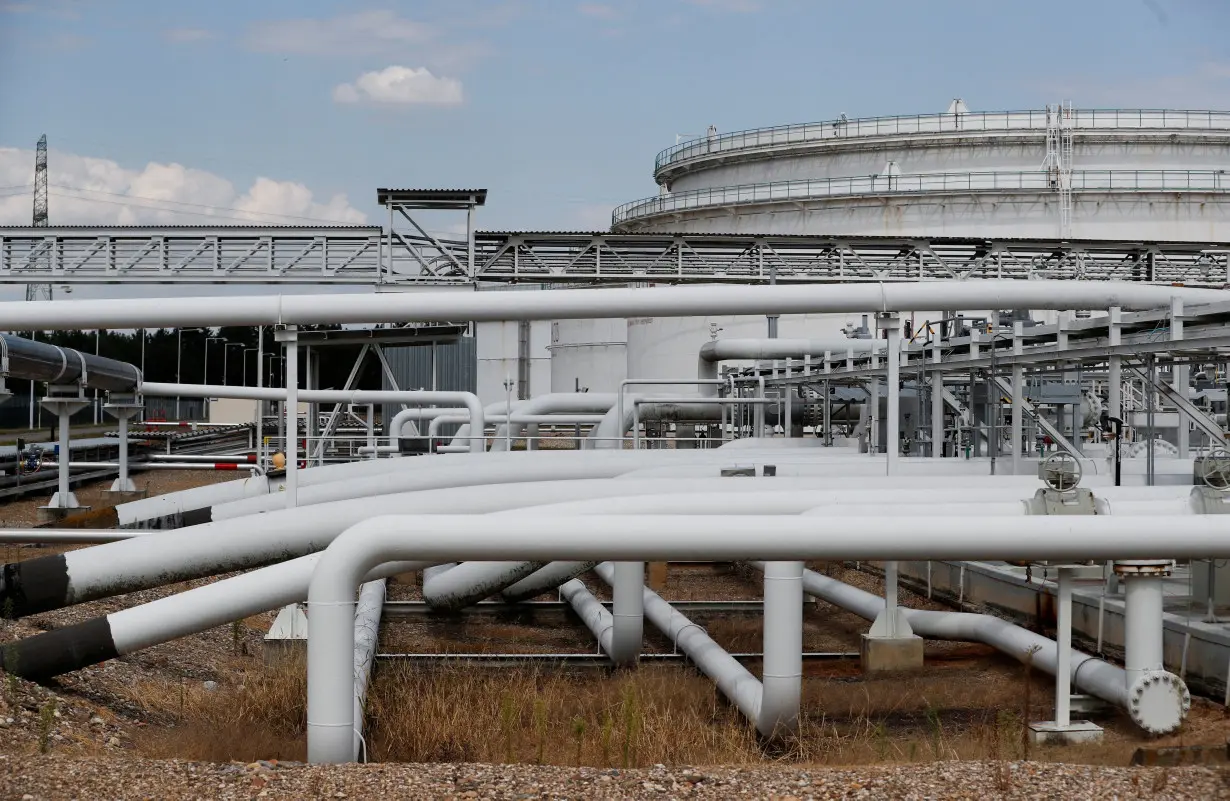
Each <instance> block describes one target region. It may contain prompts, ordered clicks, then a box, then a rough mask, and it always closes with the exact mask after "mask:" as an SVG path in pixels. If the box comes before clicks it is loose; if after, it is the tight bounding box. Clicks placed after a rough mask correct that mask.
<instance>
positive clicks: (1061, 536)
mask: <svg viewBox="0 0 1230 801" xmlns="http://www.w3.org/2000/svg"><path fill="white" fill-rule="evenodd" d="M1142 521H1144V522H1143V524H1142ZM967 523H968V520H967V519H966V518H951V517H937V518H928V519H921V520H917V521H915V522H914V524H913V525H912V526H910V528H909V530H908V531H902V530H901V526H900V525H899V524H898V523H897V520H896V519H895V518H894V519H883V518H865V519H864V525H863V530H862V531H861V532H860V536H858V537H823V536H817V532H816V527H815V522H814V521H812V520H808V519H804V518H800V517H792V516H788V515H787V516H778V517H740V518H728V517H724V516H706V515H682V516H681V515H675V516H669V515H631V516H626V517H617V516H596V517H525V518H515V517H504V518H495V517H492V516H485V515H462V516H456V517H447V516H428V515H420V516H388V517H376V518H371V519H368V520H366V521H364V522H362V523H359V524H358V525H355V526H352V527H351V528H350V529H348V530H347V531H345V532H344V533H343V534H341V535H340V536H338V537H337V539H335V540H334V541H333V543H332V544H331V545H330V546H329V547H328V549H327V550H326V551H325V553H324V554H322V555H321V557H320V562H319V564H318V565H317V568H316V570H315V571H314V572H313V574H312V581H311V584H310V585H309V588H308V627H309V634H308V708H307V719H308V759H309V761H312V762H344V761H347V760H348V759H349V758H350V755H351V753H352V748H353V734H352V732H353V729H354V704H353V692H354V690H353V664H352V654H353V650H354V605H355V604H354V594H355V589H356V587H357V586H358V585H359V583H360V582H361V581H363V580H364V578H363V577H364V576H365V575H366V574H367V573H368V572H369V571H371V570H372V569H374V568H375V567H376V566H378V565H380V564H383V563H385V562H390V561H395V560H398V559H403V558H405V557H406V556H410V555H412V556H414V557H416V558H418V559H421V560H424V561H428V562H442V561H446V560H450V559H458V560H466V559H509V560H514V559H515V560H525V561H549V560H553V559H559V560H564V559H584V558H590V559H594V558H597V559H603V560H615V561H633V560H635V561H689V560H698V559H701V560H717V561H746V560H750V559H762V560H765V561H786V560H789V561H802V560H807V559H825V560H869V561H870V560H883V559H942V560H950V559H951V560H986V559H1013V560H1031V561H1040V560H1054V561H1061V560H1062V561H1072V560H1086V559H1097V560H1105V559H1108V558H1116V557H1118V558H1121V559H1156V558H1158V549H1159V548H1164V549H1165V552H1166V553H1167V554H1168V555H1169V556H1170V557H1171V558H1206V559H1207V558H1226V557H1227V556H1230V542H1228V541H1227V540H1226V538H1225V533H1224V528H1225V526H1224V525H1223V524H1222V523H1220V522H1219V521H1217V520H1215V519H1214V518H1213V516H1192V517H1177V518H1169V519H1167V520H1166V530H1167V532H1168V536H1167V537H1166V538H1165V541H1164V542H1160V541H1159V540H1158V537H1157V533H1156V532H1157V523H1156V521H1155V520H1151V519H1145V518H1138V519H1132V518H1127V519H1120V520H1112V519H1107V518H1099V517H1078V516H1057V517H1025V518H1011V517H1007V518H1003V519H1001V520H998V521H997V527H998V529H999V532H998V533H999V536H998V537H995V538H988V537H987V536H986V535H985V533H984V532H982V531H981V530H977V531H974V530H970V528H969V526H968V525H966V524H967ZM748 531H756V532H760V533H759V536H757V537H748V536H747V532H748ZM100 547H110V546H100ZM646 600H648V596H646ZM880 603H881V602H880V600H879V599H876V606H877V610H878V607H879V606H880ZM647 613H649V610H648V608H647ZM651 619H652V617H651ZM667 622H669V621H667ZM912 622H913V621H911V623H912ZM655 625H657V623H656V621H655ZM946 639H960V638H959V637H946ZM1076 661H1077V660H1074V662H1076ZM1074 667H1075V665H1074ZM1082 678H1083V677H1082ZM1118 686H1119V688H1121V689H1120V692H1122V691H1123V690H1122V688H1123V682H1119V683H1118ZM740 708H742V706H741V707H740Z"/></svg>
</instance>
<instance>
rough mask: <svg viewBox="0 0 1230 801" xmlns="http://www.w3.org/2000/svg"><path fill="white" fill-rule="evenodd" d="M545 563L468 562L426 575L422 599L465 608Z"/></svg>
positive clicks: (433, 604) (438, 605)
mask: <svg viewBox="0 0 1230 801" xmlns="http://www.w3.org/2000/svg"><path fill="white" fill-rule="evenodd" d="M542 566H543V563H542V562H466V563H464V564H460V565H457V566H456V567H453V568H450V569H449V570H441V571H432V572H431V573H425V574H424V575H423V600H424V601H425V602H426V603H427V605H428V606H430V607H431V608H432V609H462V608H464V607H467V606H469V605H470V604H475V603H478V602H479V601H481V600H483V599H484V598H487V597H489V596H491V595H494V594H496V593H497V592H499V591H500V590H502V589H504V588H505V587H507V586H509V585H510V584H515V583H517V582H518V581H520V580H521V579H523V578H525V577H526V576H528V575H530V574H531V573H533V572H534V571H535V570H537V569H538V568H540V567H542Z"/></svg>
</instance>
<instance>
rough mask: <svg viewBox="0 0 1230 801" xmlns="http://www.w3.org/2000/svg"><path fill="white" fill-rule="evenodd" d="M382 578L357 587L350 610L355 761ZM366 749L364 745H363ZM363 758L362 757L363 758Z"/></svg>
mask: <svg viewBox="0 0 1230 801" xmlns="http://www.w3.org/2000/svg"><path fill="white" fill-rule="evenodd" d="M386 585H387V580H386V579H376V580H375V581H369V582H367V583H366V584H364V585H363V586H362V587H360V588H359V601H358V603H357V604H356V605H355V612H354V754H353V756H352V757H351V759H354V760H357V759H358V758H359V756H360V753H361V751H360V749H361V748H362V747H363V746H364V745H365V741H364V740H363V717H364V715H363V710H364V707H365V704H366V702H367V685H368V682H369V681H370V679H371V675H372V663H374V662H375V661H376V645H377V643H378V642H379V640H380V615H381V614H382V613H383V612H384V594H385V589H386ZM363 750H364V751H366V749H365V748H363ZM364 761H366V760H364Z"/></svg>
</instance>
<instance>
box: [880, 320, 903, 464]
mask: <svg viewBox="0 0 1230 801" xmlns="http://www.w3.org/2000/svg"><path fill="white" fill-rule="evenodd" d="M879 327H880V328H882V329H883V330H884V331H885V332H886V333H887V334H888V377H887V379H886V383H887V385H888V410H887V412H886V414H887V415H888V425H887V427H886V430H885V443H884V450H885V456H886V457H887V458H886V459H885V472H886V474H887V475H890V476H894V475H896V474H897V462H898V459H899V458H900V456H901V420H900V417H901V317H899V316H898V315H896V314H892V313H888V314H883V315H881V316H880V319H879Z"/></svg>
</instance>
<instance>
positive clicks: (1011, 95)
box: [0, 0, 1230, 229]
mask: <svg viewBox="0 0 1230 801" xmlns="http://www.w3.org/2000/svg"><path fill="white" fill-rule="evenodd" d="M1228 23H1230V4H1227V3H1225V2H1224V0H1068V1H1067V2H1057V1H1055V0H1033V1H1032V2H1028V3H1026V2H1013V3H1009V2H997V1H993V0H927V1H926V2H920V1H919V0H859V1H857V2H856V1H854V0H846V2H828V1H827V0H811V1H810V2H808V1H806V0H629V1H628V2H618V1H617V0H609V1H608V2H606V3H598V2H580V3H578V2H565V1H564V0H553V1H551V2H548V1H547V0H539V1H538V2H533V1H531V0H524V1H522V2H516V1H512V2H502V1H500V0H453V2H433V1H432V0H420V1H419V2H400V3H387V2H386V3H371V4H367V3H339V2H322V1H320V0H305V1H304V2H289V1H287V0H263V1H260V2H258V1H257V0H250V1H249V2H236V1H234V0H216V2H208V3H181V2H165V0H164V1H163V2H153V1H152V0H149V1H146V0H113V2H102V0H96V1H95V0H77V1H76V2H73V1H71V0H28V2H17V1H16V0H13V1H8V0H0V223H4V222H8V223H24V222H25V221H26V220H27V219H28V215H29V200H28V193H27V192H25V191H24V190H23V189H22V186H23V185H24V183H25V182H27V181H28V180H29V173H30V171H31V167H30V166H29V165H30V163H31V155H30V151H31V149H32V148H33V145H34V142H35V140H36V139H37V138H38V136H39V134H41V133H46V134H47V136H48V138H49V140H50V142H51V147H52V184H53V194H52V203H51V215H52V222H53V224H54V223H56V222H98V223H106V222H116V221H121V222H148V221H155V220H157V221H166V222H184V223H190V222H200V221H201V219H200V218H199V217H197V216H194V215H195V214H197V213H199V212H201V211H203V209H202V208H201V206H210V207H211V208H213V209H214V213H215V214H221V215H223V217H222V218H221V219H220V221H222V222H232V221H234V220H230V219H226V218H225V215H227V214H230V215H232V216H240V217H244V216H249V215H251V216H253V217H254V218H257V219H265V220H268V221H275V220H276V221H282V222H294V221H296V218H299V217H302V218H315V219H340V220H348V221H359V220H362V219H366V220H367V221H371V222H379V221H380V220H381V215H380V214H379V213H378V209H377V207H376V206H375V202H374V198H375V192H374V190H375V188H376V187H377V186H412V187H414V186H421V187H461V186H465V187H472V186H482V187H487V188H488V189H489V190H490V198H489V203H488V206H487V208H485V209H483V210H482V211H481V212H480V216H479V225H480V227H482V228H487V229H509V228H537V229H563V228H584V229H594V228H601V227H605V224H606V220H607V218H608V216H609V212H610V208H611V207H612V206H614V205H617V204H619V203H621V202H624V201H628V200H633V199H635V198H639V197H643V196H646V195H650V194H653V193H654V192H655V186H654V184H653V181H652V177H651V170H652V165H653V157H654V154H655V153H656V152H657V151H658V150H660V149H662V148H664V147H667V146H669V145H671V144H673V143H674V141H675V135H676V134H688V133H693V134H694V133H700V132H702V131H704V129H705V127H706V126H707V125H709V124H713V125H715V126H717V128H718V129H719V130H720V131H729V130H736V129H740V128H749V127H758V126H763V125H774V124H781V123H790V122H804V121H809V120H817V119H828V118H832V117H835V116H836V115H837V114H839V113H842V112H844V113H846V114H849V115H850V116H871V115H889V114H907V113H917V112H932V111H942V110H943V109H944V108H945V107H946V106H947V103H948V101H949V100H950V99H951V98H952V97H956V96H960V97H963V98H964V99H965V100H966V102H967V103H968V104H969V106H970V108H971V109H973V110H993V109H1008V108H1012V109H1016V108H1037V107H1041V106H1042V105H1044V104H1045V103H1047V102H1057V101H1059V100H1061V99H1071V100H1072V101H1074V103H1075V105H1077V106H1080V107H1114V106H1119V107H1136V106H1142V107H1168V108H1188V107H1197V108H1223V109H1224V108H1230V54H1228V53H1227V45H1226V31H1227V30H1228V29H1230V25H1228ZM4 187H15V188H9V189H5V188H4ZM82 189H84V190H88V191H86V192H82V191H80V190H82ZM6 193H7V194H6ZM343 196H344V197H343ZM126 197H128V198H135V199H134V200H131V201H129V200H126V199H125V198H126ZM149 198H153V200H148V199H149ZM192 204H197V205H192ZM167 208H176V209H179V210H180V211H181V212H191V213H169V212H167V211H166V209H167ZM159 209H162V210H161V211H159ZM228 209H239V210H241V211H238V212H233V211H227V210H228ZM279 214H280V215H287V216H286V218H285V219H282V218H279V217H275V216H274V215H279Z"/></svg>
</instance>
